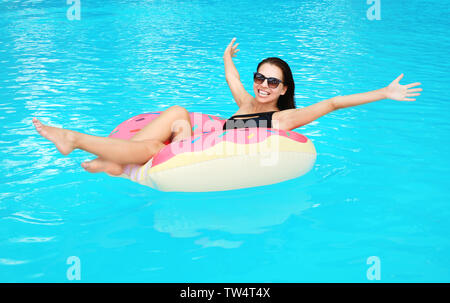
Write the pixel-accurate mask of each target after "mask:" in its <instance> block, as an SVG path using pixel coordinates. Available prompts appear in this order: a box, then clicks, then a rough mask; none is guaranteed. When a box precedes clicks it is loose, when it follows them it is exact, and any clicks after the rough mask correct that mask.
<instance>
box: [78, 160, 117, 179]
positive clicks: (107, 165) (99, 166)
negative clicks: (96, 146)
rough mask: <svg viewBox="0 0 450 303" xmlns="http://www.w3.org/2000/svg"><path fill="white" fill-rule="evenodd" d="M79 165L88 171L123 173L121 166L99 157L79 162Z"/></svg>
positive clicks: (115, 174)
mask: <svg viewBox="0 0 450 303" xmlns="http://www.w3.org/2000/svg"><path fill="white" fill-rule="evenodd" d="M81 166H82V167H83V168H84V169H85V170H87V171H88V172H90V173H100V172H105V173H107V174H110V175H113V176H119V175H121V174H122V173H123V166H122V165H120V164H117V163H114V162H110V161H106V160H103V159H100V158H97V159H94V160H92V161H87V162H83V163H81Z"/></svg>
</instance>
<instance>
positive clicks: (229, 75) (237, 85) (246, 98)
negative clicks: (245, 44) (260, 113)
mask: <svg viewBox="0 0 450 303" xmlns="http://www.w3.org/2000/svg"><path fill="white" fill-rule="evenodd" d="M235 41H236V38H233V40H231V42H230V44H228V47H227V48H226V49H225V52H224V54H223V62H224V65H225V79H226V80H227V83H228V86H229V87H230V90H231V94H232V95H233V98H234V101H235V102H236V104H237V105H238V106H239V107H241V106H242V105H243V104H245V103H247V102H250V100H252V98H253V97H252V95H250V94H249V93H248V92H247V91H246V90H245V88H244V86H243V85H242V82H241V79H240V76H239V73H238V71H237V69H236V66H234V63H233V57H236V53H237V52H238V51H239V49H236V47H237V46H238V45H239V43H237V44H236V45H234V46H233V43H234V42H235Z"/></svg>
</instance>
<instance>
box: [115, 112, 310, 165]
mask: <svg viewBox="0 0 450 303" xmlns="http://www.w3.org/2000/svg"><path fill="white" fill-rule="evenodd" d="M160 114H161V112H160V111H159V112H150V113H144V114H140V115H137V116H134V117H132V118H130V119H128V120H126V121H124V122H122V123H121V124H119V125H118V126H117V127H116V128H115V129H114V130H113V131H112V132H111V133H110V134H109V137H111V138H119V139H124V140H129V139H131V138H132V137H133V136H134V135H135V134H136V133H137V132H138V131H140V130H141V129H142V128H144V127H145V126H146V125H147V124H148V123H149V122H151V121H152V120H153V119H155V118H157V117H159V115H160ZM189 116H190V119H191V125H192V130H193V135H192V137H191V138H190V139H186V140H182V141H179V142H173V143H170V142H169V140H168V141H166V142H164V143H165V144H166V147H164V148H163V149H162V150H161V151H160V152H159V153H158V154H157V155H155V156H154V157H153V161H152V166H155V165H158V164H161V163H163V162H165V161H167V160H169V159H171V158H172V157H174V156H176V155H178V154H182V153H186V152H199V151H203V150H206V149H208V148H211V147H212V146H214V145H216V144H218V143H220V142H222V141H226V142H233V143H239V144H254V143H259V142H261V141H264V140H265V139H266V138H268V137H270V136H274V135H278V136H281V137H286V138H289V139H292V140H295V141H297V142H300V143H306V142H307V141H308V138H307V137H305V136H303V135H302V134H299V133H297V132H293V131H284V130H279V129H272V128H262V127H260V128H239V129H229V130H222V128H223V124H224V123H225V121H226V119H223V118H220V117H216V116H212V115H207V114H202V113H189Z"/></svg>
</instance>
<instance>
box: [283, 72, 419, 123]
mask: <svg viewBox="0 0 450 303" xmlns="http://www.w3.org/2000/svg"><path fill="white" fill-rule="evenodd" d="M402 78H403V74H401V75H400V76H398V77H397V79H395V80H394V81H392V82H391V83H390V84H389V85H388V86H386V87H384V88H381V89H378V90H374V91H370V92H366V93H360V94H353V95H348V96H337V97H333V98H331V99H327V100H324V101H321V102H318V103H316V104H313V105H310V106H307V107H304V108H297V109H288V110H284V111H282V112H280V115H279V121H280V123H281V125H282V126H283V129H294V128H297V127H300V126H303V125H305V124H308V123H310V122H312V121H314V120H316V119H318V118H320V117H322V116H324V115H326V114H328V113H329V112H332V111H334V110H337V109H341V108H346V107H351V106H357V105H361V104H366V103H369V102H374V101H378V100H383V99H392V100H396V101H415V100H416V99H411V97H415V96H419V95H420V93H419V92H420V91H422V89H421V88H413V87H416V86H418V85H420V83H419V82H415V83H411V84H407V85H401V84H400V83H399V82H400V80H401V79H402Z"/></svg>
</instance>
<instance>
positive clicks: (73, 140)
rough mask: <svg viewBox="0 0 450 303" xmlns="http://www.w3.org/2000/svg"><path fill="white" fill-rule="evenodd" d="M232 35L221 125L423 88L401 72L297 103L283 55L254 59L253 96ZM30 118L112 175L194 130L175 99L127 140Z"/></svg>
mask: <svg viewBox="0 0 450 303" xmlns="http://www.w3.org/2000/svg"><path fill="white" fill-rule="evenodd" d="M235 41H236V38H233V39H232V40H231V42H230V44H229V45H228V46H227V48H226V49H225V53H224V55H223V60H224V64H225V76H226V80H227V83H228V86H229V87H230V90H231V93H232V95H233V98H234V100H235V102H236V103H237V105H238V106H239V110H238V111H237V112H236V113H235V115H234V116H232V117H231V118H230V119H228V120H227V121H226V123H225V124H224V129H229V128H239V127H245V124H247V122H248V121H254V122H256V123H257V126H261V127H262V126H263V127H272V128H277V129H283V130H292V129H295V128H297V127H300V126H302V125H305V124H308V123H310V122H312V121H314V120H316V119H318V118H320V117H322V116H324V115H326V114H328V113H329V112H332V111H334V110H337V109H341V108H345V107H350V106H356V105H361V104H365V103H369V102H374V101H378V100H382V99H392V100H397V101H415V99H413V98H411V97H415V96H419V95H420V93H419V92H420V91H422V89H421V88H413V87H416V86H418V85H420V83H418V82H416V83H412V84H408V85H401V84H400V83H399V81H400V80H401V79H402V78H403V74H401V75H400V76H399V77H397V79H395V80H394V81H392V83H390V84H389V85H388V86H387V87H384V88H381V89H378V90H374V91H370V92H366V93H360V94H354V95H348V96H336V97H333V98H330V99H327V100H324V101H320V102H318V103H316V104H313V105H310V106H307V107H304V108H295V101H294V90H295V85H294V80H293V77H292V72H291V69H290V68H289V66H288V64H287V63H286V62H284V61H283V60H281V59H279V58H275V57H271V58H267V59H264V60H263V61H261V62H260V63H259V64H258V67H257V72H256V73H255V74H254V83H253V92H254V94H255V97H253V96H252V95H250V94H249V93H248V92H247V91H246V90H245V88H244V86H243V85H242V83H241V81H240V77H239V73H238V71H237V70H236V67H235V66H234V64H233V60H232V58H233V57H235V56H236V53H237V52H238V51H239V49H236V48H237V46H238V44H234V43H235ZM239 120H241V121H239ZM33 123H34V126H35V128H36V130H37V131H38V133H39V134H40V135H42V136H43V137H44V138H46V139H48V140H50V141H51V142H53V143H54V144H55V146H56V148H57V149H58V150H59V151H60V152H61V153H62V154H63V155H68V154H70V153H71V152H72V151H73V150H74V149H81V150H84V151H87V152H89V153H92V154H95V155H97V156H98V158H97V159H95V160H92V161H88V162H83V163H82V164H81V166H82V167H83V168H84V169H85V170H86V171H89V172H92V173H95V172H106V173H108V174H111V175H120V174H122V172H123V168H124V166H125V165H127V164H145V163H146V162H147V161H149V160H150V159H151V158H152V157H153V156H154V155H155V154H156V153H158V152H159V151H160V150H161V149H162V148H163V147H164V146H165V145H164V143H163V142H165V141H167V140H171V141H172V142H174V141H178V140H182V139H184V138H188V137H190V136H191V135H192V127H191V123H190V118H189V113H188V111H187V110H186V109H185V108H183V107H181V106H177V105H175V106H172V107H169V108H168V109H166V110H165V111H164V112H162V113H161V114H160V115H159V116H158V117H157V118H156V119H154V120H152V121H151V122H150V123H149V124H148V125H147V126H145V127H144V128H143V129H141V130H140V131H139V132H138V133H136V135H135V136H134V137H133V138H132V139H131V140H130V141H127V140H121V139H116V138H108V137H106V138H105V137H97V136H91V135H88V134H83V133H79V132H76V131H72V130H68V129H63V128H57V127H52V126H48V125H44V124H42V123H41V122H40V121H39V120H38V119H37V118H33ZM247 125H248V124H247Z"/></svg>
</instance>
